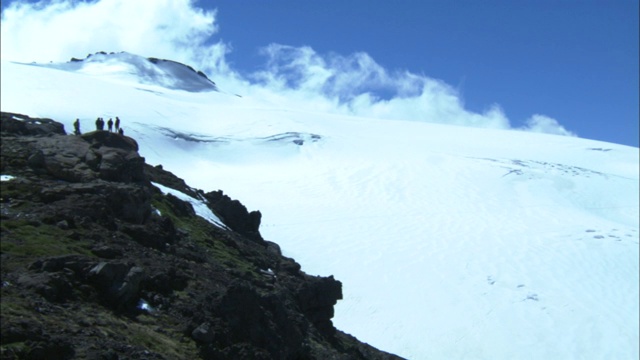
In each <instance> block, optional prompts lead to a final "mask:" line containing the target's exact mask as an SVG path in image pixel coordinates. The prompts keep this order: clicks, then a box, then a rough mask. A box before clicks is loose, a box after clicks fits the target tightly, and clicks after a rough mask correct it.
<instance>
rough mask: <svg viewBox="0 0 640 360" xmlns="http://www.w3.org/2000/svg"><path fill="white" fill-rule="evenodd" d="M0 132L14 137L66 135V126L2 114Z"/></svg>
mask: <svg viewBox="0 0 640 360" xmlns="http://www.w3.org/2000/svg"><path fill="white" fill-rule="evenodd" d="M1 116H2V123H1V126H0V131H1V132H2V133H5V134H12V135H32V136H47V135H53V134H58V135H66V132H65V131H64V126H63V125H62V124H60V123H58V122H56V121H53V120H51V119H41V118H33V119H32V118H30V117H29V116H27V115H22V114H15V113H7V112H2V113H1Z"/></svg>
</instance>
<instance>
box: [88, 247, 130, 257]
mask: <svg viewBox="0 0 640 360" xmlns="http://www.w3.org/2000/svg"><path fill="white" fill-rule="evenodd" d="M91 252H92V253H93V254H94V255H95V256H98V257H101V258H103V259H115V258H119V257H122V254H123V251H122V249H119V248H115V247H111V246H106V245H105V246H99V247H97V248H94V249H91Z"/></svg>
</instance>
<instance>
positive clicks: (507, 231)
mask: <svg viewBox="0 0 640 360" xmlns="http://www.w3.org/2000/svg"><path fill="white" fill-rule="evenodd" d="M140 64H144V66H141V65H140ZM147 65H148V66H150V67H147ZM156 65H158V64H156V63H151V64H147V63H145V62H144V58H142V57H138V56H137V55H133V54H126V53H118V54H109V56H104V57H102V58H99V57H95V58H93V59H92V62H91V63H90V66H89V67H86V66H79V65H78V64H76V63H73V62H70V63H62V64H22V63H14V62H9V61H5V60H3V61H2V69H1V72H2V76H1V95H0V96H1V98H0V100H1V101H0V105H1V108H2V111H7V112H14V113H23V114H26V115H29V116H33V117H48V118H52V119H55V120H57V121H60V122H62V123H64V124H65V126H66V129H67V131H68V132H69V131H70V130H69V129H72V128H73V127H72V123H73V121H74V120H75V119H76V118H78V119H80V123H81V131H83V132H87V131H91V130H93V129H95V127H94V124H93V122H94V121H95V119H96V118H97V117H103V118H105V119H108V118H109V117H115V116H118V117H119V118H120V119H121V121H122V127H123V128H124V130H125V135H127V136H131V137H133V138H134V139H135V140H136V141H137V142H138V144H139V145H140V153H141V155H142V156H144V157H145V158H146V160H147V162H148V163H150V164H162V165H163V167H164V168H165V169H167V170H169V171H171V172H173V173H175V174H177V175H178V176H180V177H182V178H184V179H185V180H186V181H187V182H188V183H189V184H191V185H193V186H196V187H198V188H201V189H204V190H205V191H212V190H216V189H222V190H224V192H225V193H226V194H228V195H229V196H231V197H233V198H237V199H240V200H241V201H242V202H243V204H245V205H246V206H247V207H248V208H249V209H250V210H260V211H261V213H262V214H263V218H262V226H261V229H260V231H261V233H262V235H263V237H264V238H265V239H268V240H271V241H274V242H277V243H278V244H279V245H280V246H281V247H282V249H283V252H284V254H285V255H287V256H291V257H293V258H295V259H296V260H297V261H298V262H300V263H301V264H302V267H303V269H304V270H305V271H306V272H307V273H310V274H318V275H334V276H335V277H336V278H337V279H339V280H340V281H342V282H343V293H344V299H343V300H342V301H340V302H339V303H338V305H337V306H336V314H335V318H334V323H335V325H336V327H337V328H339V329H341V330H343V331H345V332H348V333H351V334H352V335H354V336H356V337H357V338H359V339H360V340H362V341H364V342H367V343H369V344H371V345H373V346H375V347H377V348H379V349H381V350H384V351H388V352H392V353H395V354H398V355H400V356H403V357H406V358H410V359H428V358H436V359H441V358H448V359H513V358H518V359H541V358H546V359H567V358H585V359H586V358H593V359H598V358H612V359H613V358H615V359H637V358H638V357H639V350H638V347H639V320H638V318H639V302H640V296H639V293H640V285H639V280H640V279H639V265H638V264H639V245H638V244H639V238H640V235H639V220H638V219H639V216H640V213H639V207H640V206H639V200H638V199H639V195H640V194H639V178H640V176H639V164H640V162H639V151H638V148H634V147H629V146H624V145H618V144H612V143H605V142H600V141H595V140H589V139H581V138H576V137H566V136H557V135H548V134H539V133H530V132H524V131H515V130H497V129H485V128H472V127H463V126H453V125H445V124H434V123H426V122H417V121H403V120H402V119H397V120H393V121H391V120H381V119H371V118H364V117H357V116H349V115H340V114H329V113H325V112H322V111H314V110H312V109H310V110H304V109H300V108H296V109H291V108H287V107H286V106H283V105H281V104H278V103H277V102H274V101H273V100H269V101H268V100H266V99H261V98H258V97H252V96H242V97H240V96H236V95H235V94H229V93H225V92H224V91H220V89H218V86H220V85H219V84H218V86H215V87H210V88H205V87H204V85H203V84H205V83H206V82H203V78H202V76H200V75H198V74H197V73H196V72H195V71H183V70H184V65H181V64H178V63H174V62H170V61H163V62H161V66H162V68H154V67H153V66H156ZM158 69H159V70H158ZM149 74H156V75H154V76H149ZM176 77H177V78H176ZM172 78H174V79H172ZM176 84H178V85H176ZM221 87H222V88H223V86H221ZM3 175H5V174H3ZM6 175H11V174H6Z"/></svg>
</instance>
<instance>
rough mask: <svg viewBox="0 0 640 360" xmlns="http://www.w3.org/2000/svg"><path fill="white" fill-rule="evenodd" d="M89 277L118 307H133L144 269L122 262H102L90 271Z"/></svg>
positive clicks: (107, 298) (110, 301) (106, 297)
mask: <svg viewBox="0 0 640 360" xmlns="http://www.w3.org/2000/svg"><path fill="white" fill-rule="evenodd" d="M88 278H89V280H90V281H92V282H93V283H94V284H95V285H96V286H97V288H98V289H99V290H100V291H101V292H102V293H103V294H104V295H105V299H106V300H107V302H108V303H109V304H110V305H111V306H113V307H114V308H116V309H119V310H120V309H123V308H126V307H131V306H132V305H134V304H135V302H136V301H137V299H138V294H139V292H140V282H141V281H142V280H143V279H144V270H143V269H142V268H141V267H138V266H130V265H128V264H124V263H120V262H101V263H99V264H98V265H96V266H94V267H93V268H92V269H91V270H90V271H89V273H88Z"/></svg>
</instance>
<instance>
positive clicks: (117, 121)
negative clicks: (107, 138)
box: [116, 116, 120, 131]
mask: <svg viewBox="0 0 640 360" xmlns="http://www.w3.org/2000/svg"><path fill="white" fill-rule="evenodd" d="M118 129H120V118H119V117H117V116H116V131H118Z"/></svg>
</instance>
